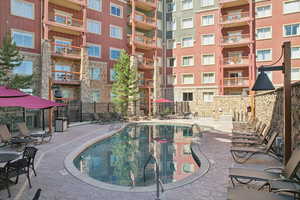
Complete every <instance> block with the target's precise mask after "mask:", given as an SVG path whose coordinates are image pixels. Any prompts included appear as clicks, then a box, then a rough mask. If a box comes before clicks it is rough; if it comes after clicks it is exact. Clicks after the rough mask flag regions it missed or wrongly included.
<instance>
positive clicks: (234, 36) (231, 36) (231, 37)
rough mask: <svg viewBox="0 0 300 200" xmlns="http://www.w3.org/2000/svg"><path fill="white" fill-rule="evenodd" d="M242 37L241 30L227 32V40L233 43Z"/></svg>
mask: <svg viewBox="0 0 300 200" xmlns="http://www.w3.org/2000/svg"><path fill="white" fill-rule="evenodd" d="M241 39H242V31H230V32H228V42H230V43H235V42H239V41H240V40H241Z"/></svg>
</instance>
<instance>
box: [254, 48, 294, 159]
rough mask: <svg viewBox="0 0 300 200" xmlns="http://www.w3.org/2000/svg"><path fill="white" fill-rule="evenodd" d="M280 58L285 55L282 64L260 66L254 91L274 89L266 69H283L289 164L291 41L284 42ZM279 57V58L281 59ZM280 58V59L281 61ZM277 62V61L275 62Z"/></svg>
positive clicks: (285, 132)
mask: <svg viewBox="0 0 300 200" xmlns="http://www.w3.org/2000/svg"><path fill="white" fill-rule="evenodd" d="M282 50H283V51H282V52H283V55H281V57H280V59H281V58H282V56H283V65H282V66H261V67H259V68H258V71H260V74H259V75H258V77H257V79H256V81H255V84H254V86H253V88H252V90H253V91H262V90H274V89H275V88H274V86H273V84H272V82H271V81H270V80H269V78H268V76H267V74H266V73H265V72H266V71H282V72H283V74H284V83H283V93H284V95H283V112H284V164H287V162H288V160H289V158H290V157H291V153H292V134H291V133H292V126H291V123H292V120H291V42H284V43H283V45H282ZM280 59H279V60H280ZM279 60H278V61H279ZM275 64H276V63H275Z"/></svg>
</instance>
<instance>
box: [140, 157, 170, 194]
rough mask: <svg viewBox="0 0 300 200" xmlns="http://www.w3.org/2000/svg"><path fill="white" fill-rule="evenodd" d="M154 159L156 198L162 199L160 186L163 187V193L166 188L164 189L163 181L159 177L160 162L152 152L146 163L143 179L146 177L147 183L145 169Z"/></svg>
mask: <svg viewBox="0 0 300 200" xmlns="http://www.w3.org/2000/svg"><path fill="white" fill-rule="evenodd" d="M152 159H153V160H154V161H155V178H156V199H155V200H160V187H161V192H162V193H163V192H164V191H165V190H164V187H163V183H162V181H161V180H160V178H159V165H158V162H157V160H156V158H155V157H154V156H153V155H152V154H150V156H149V158H148V160H147V162H146V163H145V165H144V169H143V170H144V171H143V179H144V183H145V182H146V175H145V170H146V167H147V165H148V164H149V162H150V161H151V160H152Z"/></svg>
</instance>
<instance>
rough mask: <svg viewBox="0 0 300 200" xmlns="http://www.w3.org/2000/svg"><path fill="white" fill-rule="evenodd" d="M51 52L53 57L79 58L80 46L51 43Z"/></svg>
mask: <svg viewBox="0 0 300 200" xmlns="http://www.w3.org/2000/svg"><path fill="white" fill-rule="evenodd" d="M51 54H52V56H55V57H64V58H70V59H81V48H80V47H76V46H71V45H64V44H58V43H52V45H51Z"/></svg>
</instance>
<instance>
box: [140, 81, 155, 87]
mask: <svg viewBox="0 0 300 200" xmlns="http://www.w3.org/2000/svg"><path fill="white" fill-rule="evenodd" d="M153 84H154V81H153V80H152V79H142V80H139V87H140V88H153Z"/></svg>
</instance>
